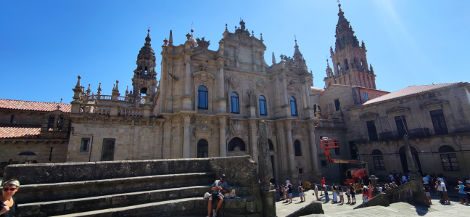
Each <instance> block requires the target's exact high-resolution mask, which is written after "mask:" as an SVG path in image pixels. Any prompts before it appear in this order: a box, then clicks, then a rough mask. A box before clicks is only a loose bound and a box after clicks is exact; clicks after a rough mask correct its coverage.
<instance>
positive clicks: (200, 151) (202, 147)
mask: <svg viewBox="0 0 470 217" xmlns="http://www.w3.org/2000/svg"><path fill="white" fill-rule="evenodd" d="M208 156H209V143H208V142H207V140H205V139H200V140H199V142H197V157H198V158H204V157H208Z"/></svg>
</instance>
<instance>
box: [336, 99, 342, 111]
mask: <svg viewBox="0 0 470 217" xmlns="http://www.w3.org/2000/svg"><path fill="white" fill-rule="evenodd" d="M335 109H336V111H339V110H341V105H340V103H339V99H335Z"/></svg>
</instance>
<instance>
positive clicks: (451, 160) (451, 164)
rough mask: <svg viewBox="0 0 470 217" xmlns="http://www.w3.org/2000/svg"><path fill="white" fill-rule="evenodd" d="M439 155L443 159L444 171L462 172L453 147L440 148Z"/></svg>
mask: <svg viewBox="0 0 470 217" xmlns="http://www.w3.org/2000/svg"><path fill="white" fill-rule="evenodd" d="M439 153H440V157H441V164H442V169H444V171H458V170H460V168H459V162H458V160H457V154H456V153H455V150H454V149H453V148H452V147H450V146H448V145H444V146H441V147H440V148H439Z"/></svg>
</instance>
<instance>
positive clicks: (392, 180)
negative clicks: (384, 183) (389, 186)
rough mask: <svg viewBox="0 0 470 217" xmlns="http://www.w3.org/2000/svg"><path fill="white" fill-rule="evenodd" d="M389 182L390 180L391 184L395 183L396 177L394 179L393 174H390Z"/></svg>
mask: <svg viewBox="0 0 470 217" xmlns="http://www.w3.org/2000/svg"><path fill="white" fill-rule="evenodd" d="M388 180H389V181H390V182H395V177H393V174H391V173H390V174H389V175H388Z"/></svg>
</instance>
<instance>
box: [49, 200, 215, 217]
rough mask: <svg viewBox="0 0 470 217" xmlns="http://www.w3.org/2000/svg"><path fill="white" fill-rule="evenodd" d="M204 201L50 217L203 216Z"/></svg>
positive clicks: (119, 208) (181, 201)
mask: <svg viewBox="0 0 470 217" xmlns="http://www.w3.org/2000/svg"><path fill="white" fill-rule="evenodd" d="M206 203H207V202H206V201H205V200H204V199H203V198H202V197H190V198H181V199H175V200H166V201H159V202H151V203H143V204H138V205H131V206H125V207H116V208H108V209H102V210H93V211H87V212H76V213H71V214H66V215H56V216H52V217H70V216H74V217H124V216H126V217H133V216H135V217H144V216H145V217H153V216H155V217H175V216H205V214H206V212H207V209H206Z"/></svg>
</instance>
